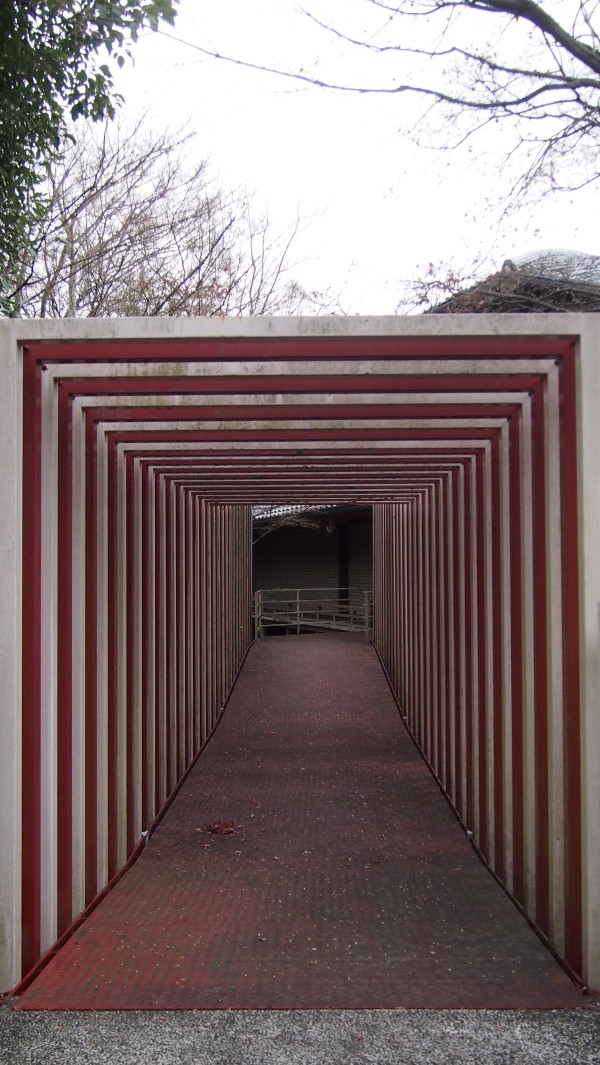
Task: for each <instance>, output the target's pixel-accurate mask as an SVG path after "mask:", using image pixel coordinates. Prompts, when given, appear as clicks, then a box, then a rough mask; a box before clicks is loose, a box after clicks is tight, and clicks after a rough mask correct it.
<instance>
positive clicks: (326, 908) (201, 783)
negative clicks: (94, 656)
mask: <svg viewBox="0 0 600 1065" xmlns="http://www.w3.org/2000/svg"><path fill="white" fill-rule="evenodd" d="M227 821H233V823H234V825H235V826H236V827H235V831H234V832H232V833H229V834H224V835H214V834H211V833H206V832H203V831H202V829H203V828H205V827H206V826H207V825H210V824H214V823H215V822H227ZM587 1001H589V1000H587ZM585 1004H586V1000H585V999H584V998H582V996H581V995H580V994H579V992H578V991H577V989H576V988H575V987H574V986H573V985H572V984H571V982H570V981H569V980H568V978H567V977H566V976H565V974H564V973H563V972H562V970H561V969H560V968H559V967H558V965H556V963H555V962H554V960H553V958H552V957H551V955H550V954H549V953H548V952H547V951H546V950H545V949H544V947H543V946H542V945H541V944H540V942H539V941H538V939H537V937H536V936H535V935H534V933H533V932H532V931H531V930H530V928H529V927H528V926H527V924H526V923H525V921H524V920H523V919H522V918H521V917H520V915H519V914H518V912H517V910H516V909H515V908H514V906H513V905H512V904H511V903H510V901H509V900H508V899H507V897H506V896H505V895H504V894H503V892H502V891H501V890H500V888H499V887H498V886H497V885H496V883H495V882H494V880H493V879H492V877H491V876H490V875H489V874H488V873H487V872H486V871H485V869H484V868H483V866H482V865H481V864H480V862H479V861H478V859H477V857H476V856H475V854H474V853H473V851H472V850H471V848H470V846H469V844H468V843H467V841H466V839H465V837H464V834H463V833H462V831H461V829H460V828H459V826H458V824H457V822H456V821H455V819H454V817H453V815H452V813H451V811H450V810H449V808H448V806H447V804H446V802H445V801H444V799H443V797H442V796H441V794H440V792H439V790H438V788H437V787H436V785H435V783H434V781H433V779H432V777H431V776H430V774H429V772H428V770H427V768H426V766H425V765H424V763H423V762H422V760H421V758H420V756H419V754H418V752H417V751H416V749H415V748H414V746H413V744H412V742H411V741H410V739H409V738H408V736H407V735H406V733H405V731H404V729H403V727H402V724H401V721H400V718H399V715H398V712H397V710H396V707H395V704H394V702H393V700H392V698H391V696H390V693H389V689H388V687H387V684H386V681H385V678H384V676H383V673H382V671H381V668H380V666H379V663H378V661H377V658H376V656H375V653H374V651H373V649H372V648H371V647H370V646H369V645H368V644H366V643H365V642H364V641H360V640H358V639H356V638H355V637H352V636H350V637H346V636H343V635H339V636H338V635H335V634H331V635H323V636H301V637H283V638H272V639H267V640H262V641H260V642H259V643H257V644H256V645H255V646H254V647H253V648H252V650H251V653H250V655H249V658H248V660H247V663H246V665H245V667H244V670H243V673H242V676H241V678H240V680H239V682H238V685H237V687H236V689H235V691H234V694H233V696H232V698H231V700H230V703H229V706H228V708H227V711H226V713H225V715H224V718H223V721H222V723H221V725H220V726H219V728H218V730H217V732H216V734H215V736H214V738H213V739H212V740H211V742H210V744H209V745H208V747H207V749H206V751H205V753H204V754H203V755H202V757H201V758H200V760H199V762H198V763H197V765H196V767H195V769H194V770H193V772H192V773H191V774H190V777H189V778H188V780H187V782H186V784H185V785H184V787H183V788H182V790H181V792H180V794H179V796H178V797H177V799H176V801H175V803H174V804H173V806H172V807H171V809H170V810H169V812H168V814H167V816H166V817H165V818H164V820H163V821H162V823H161V825H160V826H159V828H158V830H157V831H156V833H155V834H154V836H153V838H152V840H151V842H150V844H149V846H148V847H146V849H145V851H144V853H143V855H142V857H141V858H140V859H139V861H138V862H137V863H136V864H135V866H134V867H133V868H132V869H131V871H130V872H129V873H127V875H126V876H125V877H124V878H123V879H122V880H121V881H120V882H119V883H118V884H117V886H116V887H115V888H114V890H113V891H112V892H111V893H110V894H109V896H108V897H107V898H106V899H105V901H104V902H103V903H102V904H101V905H100V906H99V907H98V908H97V909H96V910H95V912H94V913H93V914H92V915H91V917H90V918H89V919H88V921H87V922H86V923H85V924H84V925H83V926H82V927H81V928H80V929H79V930H78V932H77V933H76V934H75V935H74V936H73V938H72V939H71V940H70V941H69V942H68V943H67V944H66V946H65V947H64V948H63V949H62V950H61V951H60V953H59V954H58V955H57V956H56V958H55V959H54V960H53V961H52V962H51V963H50V965H49V966H48V967H47V968H46V969H45V970H44V972H43V973H42V974H41V975H40V976H39V977H38V979H37V980H36V981H35V983H34V984H33V985H32V986H31V987H30V989H29V990H28V991H27V992H26V993H25V994H24V995H23V997H22V998H21V1000H20V1002H19V1008H21V1009H93V1010H98V1009H153V1008H156V1009H161V1010H164V1009H284V1008H301V1009H302V1008H304V1009H308V1008H322V1009H327V1008H361V1007H364V1008H367V1007H370V1008H374V1007H432V1008H444V1007H491V1008H507V1007H525V1008H527V1007H542V1008H543V1007H567V1006H568V1007H573V1006H582V1005H585Z"/></svg>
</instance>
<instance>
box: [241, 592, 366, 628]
mask: <svg viewBox="0 0 600 1065" xmlns="http://www.w3.org/2000/svg"><path fill="white" fill-rule="evenodd" d="M254 626H255V628H254V631H255V634H256V637H257V638H258V639H260V638H261V637H262V636H266V635H267V634H268V633H269V632H270V633H271V634H273V633H274V632H275V631H278V632H280V633H283V634H286V635H291V634H294V633H296V634H298V635H299V634H300V633H302V632H321V631H325V630H327V629H333V630H335V631H338V632H364V633H365V638H366V639H367V640H370V639H371V638H372V635H373V593H372V592H364V591H361V590H359V589H356V588H261V589H260V590H259V591H257V592H255V593H254Z"/></svg>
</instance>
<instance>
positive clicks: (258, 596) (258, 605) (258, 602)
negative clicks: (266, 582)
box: [254, 592, 262, 640]
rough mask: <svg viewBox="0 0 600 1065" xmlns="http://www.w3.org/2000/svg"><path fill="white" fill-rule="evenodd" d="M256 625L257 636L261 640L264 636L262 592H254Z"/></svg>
mask: <svg viewBox="0 0 600 1065" xmlns="http://www.w3.org/2000/svg"><path fill="white" fill-rule="evenodd" d="M254 625H255V628H256V638H257V640H260V638H261V636H262V592H255V593H254Z"/></svg>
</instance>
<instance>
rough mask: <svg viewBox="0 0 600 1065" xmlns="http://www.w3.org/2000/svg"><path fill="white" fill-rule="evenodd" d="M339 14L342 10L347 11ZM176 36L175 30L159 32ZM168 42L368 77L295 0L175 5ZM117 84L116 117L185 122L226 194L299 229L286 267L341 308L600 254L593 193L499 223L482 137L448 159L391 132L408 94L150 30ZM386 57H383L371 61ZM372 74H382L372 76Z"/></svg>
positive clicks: (375, 307) (498, 175) (356, 309)
mask: <svg viewBox="0 0 600 1065" xmlns="http://www.w3.org/2000/svg"><path fill="white" fill-rule="evenodd" d="M344 10H346V9H344ZM169 32H170V31H169ZM173 33H174V35H176V36H177V37H179V38H182V39H183V40H185V41H188V42H191V43H197V44H199V45H203V46H207V47H209V48H214V49H215V50H217V51H219V52H220V53H222V54H227V55H233V56H239V57H241V58H244V59H247V60H249V61H252V62H257V63H261V62H264V63H266V64H268V65H271V66H280V67H292V68H294V67H297V66H299V65H302V64H304V67H305V69H311V70H312V69H313V68H314V59H315V56H316V55H317V53H318V55H319V57H320V66H319V67H318V70H319V71H320V72H321V73H323V74H325V72H326V71H327V72H330V71H331V69H332V65H333V63H334V62H336V61H337V62H338V63H340V62H341V63H342V65H341V67H340V66H338V68H337V69H338V70H339V71H340V72H342V73H343V74H344V75H345V76H346V77H347V78H348V79H350V78H352V76H353V74H354V70H353V64H355V63H357V61H360V62H361V63H363V65H362V66H361V67H360V69H357V70H356V78H355V79H354V80H355V81H356V82H358V83H361V80H362V81H363V82H364V78H365V77H366V76H368V74H367V72H366V70H365V67H364V62H363V61H364V58H365V57H364V56H360V57H359V56H357V55H355V54H354V53H352V52H351V53H349V54H347V53H345V52H344V49H343V47H342V46H341V45H340V43H339V42H336V41H334V40H333V39H331V38H329V37H327V36H326V35H324V34H323V32H322V31H320V30H318V29H317V28H316V27H313V26H311V25H310V23H309V22H308V21H307V20H306V18H305V17H304V16H302V15H301V14H300V13H298V12H297V9H296V5H295V3H294V0H255V2H254V3H253V4H249V3H248V0H217V2H214V3H211V4H205V3H202V4H201V3H200V2H199V0H180V3H179V15H178V18H177V21H176V25H175V28H174V30H173ZM134 61H135V62H134V67H133V68H132V69H126V70H125V71H123V72H122V73H121V75H120V76H119V79H118V82H117V84H118V87H119V89H120V91H121V92H122V93H123V95H124V97H125V101H126V103H125V112H126V113H127V112H128V111H129V112H131V113H132V114H139V112H140V111H142V110H146V111H148V112H149V114H150V115H151V117H152V121H153V122H154V123H156V125H157V126H161V127H171V128H174V129H175V128H179V127H180V126H181V125H183V124H185V123H187V122H189V124H190V127H191V128H193V129H194V130H195V131H196V133H197V151H198V155H199V157H201V158H204V157H205V158H208V159H209V160H210V162H211V167H212V170H213V172H214V174H215V176H216V177H217V179H218V181H219V182H220V183H221V184H222V185H223V186H225V187H231V186H235V187H238V186H244V187H246V188H248V189H249V190H250V191H251V192H255V193H256V195H257V200H258V202H260V203H261V204H262V205H263V206H266V207H267V208H268V212H269V216H270V218H271V220H272V222H273V223H274V225H275V226H276V227H278V228H282V229H283V228H286V227H287V226H289V225H291V224H293V222H294V220H295V218H296V215H297V213H298V212H300V214H301V216H302V218H303V220H305V225H304V227H303V231H302V233H301V234H300V235H299V236H298V237H297V238H296V241H295V243H294V246H293V249H292V255H291V258H292V260H293V261H294V263H295V264H296V265H295V269H294V271H293V272H294V276H295V277H296V278H297V279H298V280H299V281H300V282H301V283H302V284H303V285H304V286H305V287H307V288H322V289H325V288H330V289H331V290H333V292H335V293H336V294H339V297H340V307H341V310H343V311H344V312H345V313H348V314H357V313H360V314H387V313H393V312H394V310H395V308H396V305H397V302H398V299H399V297H400V296H401V294H402V285H403V282H404V281H405V280H406V279H410V278H411V277H412V276H414V275H415V274H416V273H417V274H422V273H423V270H424V267H426V265H427V264H428V263H429V262H435V263H438V262H445V263H448V264H451V265H452V266H454V268H455V269H456V270H457V271H459V272H460V271H463V270H464V269H465V268H466V267H468V266H469V265H470V263H471V262H472V261H473V259H475V257H476V256H477V255H478V254H481V253H482V252H483V253H484V254H486V255H489V259H488V266H487V269H488V270H490V271H491V270H492V269H494V268H496V267H498V266H500V265H501V264H502V262H503V260H504V259H505V258H507V257H509V256H510V255H512V254H519V253H522V252H528V251H533V250H535V249H541V248H550V247H564V248H573V249H578V250H581V251H587V252H591V253H594V254H596V253H600V211H598V209H597V199H598V194H597V192H596V191H595V190H594V188H593V187H591V188H589V189H588V190H585V191H582V192H578V193H574V194H562V195H560V196H558V195H555V196H547V197H546V198H545V199H544V200H543V202H542V203H541V204H538V205H534V206H530V207H528V208H527V210H524V211H521V212H520V213H519V215H517V216H515V215H513V216H512V217H511V218H510V220H509V221H507V222H504V223H502V224H500V223H498V212H497V211H494V210H493V209H492V208H491V207H490V206H489V201H490V199H491V200H492V201H493V200H494V198H495V190H496V189H497V188H498V187H501V184H502V180H503V177H502V172H501V156H500V154H495V151H494V149H495V145H494V143H493V142H492V141H491V140H490V138H488V139H487V141H486V142H483V141H481V140H479V141H472V142H471V144H470V145H469V146H467V147H465V148H463V149H461V150H460V151H457V152H438V151H432V150H431V149H429V150H427V149H425V148H418V147H416V146H415V145H414V144H413V143H412V142H411V141H410V140H409V139H408V138H407V137H406V136H404V135H403V134H402V133H400V132H399V127H400V126H402V127H403V128H404V127H405V126H406V119H407V117H409V115H410V112H409V111H408V110H407V109H409V108H412V109H413V114H414V117H415V119H416V117H417V115H418V114H419V108H420V106H421V105H419V104H418V102H417V101H416V100H413V102H411V100H410V98H409V97H402V98H398V97H392V98H387V99H386V98H382V97H381V96H374V95H371V96H369V95H365V96H358V97H357V96H350V95H345V94H342V93H334V92H326V91H323V90H319V89H316V88H310V87H304V86H301V85H299V84H297V83H295V82H293V81H289V80H286V79H280V78H277V77H276V76H273V75H269V74H266V73H261V72H258V71H253V70H248V69H245V68H243V67H240V66H234V65H233V64H230V63H225V62H220V61H218V60H212V59H208V58H206V57H203V56H202V55H201V54H200V53H198V52H195V51H193V49H192V48H190V47H189V46H186V45H185V44H180V43H177V42H174V41H172V40H169V39H168V38H167V37H166V36H164V35H163V34H161V35H154V34H151V35H150V34H149V35H145V36H144V37H143V38H142V39H141V40H140V41H139V42H138V43H137V44H136V45H135V48H134ZM378 62H381V60H378ZM372 69H373V72H374V76H377V73H378V71H377V69H376V68H372Z"/></svg>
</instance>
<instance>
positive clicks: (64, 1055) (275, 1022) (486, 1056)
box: [0, 1006, 600, 1065]
mask: <svg viewBox="0 0 600 1065" xmlns="http://www.w3.org/2000/svg"><path fill="white" fill-rule="evenodd" d="M109 1062H110V1063H111V1065H241V1063H244V1065H246V1063H247V1065H259V1063H260V1065H353V1063H356V1065H403V1063H415V1065H416V1063H423V1065H425V1063H427V1065H448V1063H455V1062H456V1063H460V1065H488V1063H489V1065H521V1063H522V1065H537V1063H540V1065H554V1062H560V1063H564V1065H567V1063H568V1065H584V1063H585V1065H591V1063H600V1006H593V1007H592V1008H591V1009H587V1010H582V1011H573V1010H553V1011H538V1010H530V1011H527V1012H519V1011H512V1010H510V1011H509V1010H507V1011H491V1010H444V1011H442V1010H408V1011H403V1010H398V1011H396V1010H330V1011H317V1010H305V1011H273V1012H254V1011H233V1010H232V1011H210V1012H195V1011H187V1012H172V1013H164V1012H156V1013H146V1012H127V1013H125V1012H118V1013H117V1012H106V1013H62V1012H60V1013H59V1012H44V1013H15V1012H13V1010H11V1008H10V1006H3V1007H2V1008H1V1009H0V1063H2V1065H13V1063H14V1065H104V1063H109Z"/></svg>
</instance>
